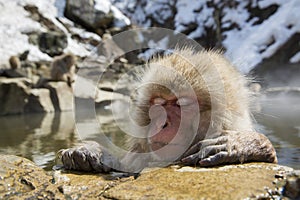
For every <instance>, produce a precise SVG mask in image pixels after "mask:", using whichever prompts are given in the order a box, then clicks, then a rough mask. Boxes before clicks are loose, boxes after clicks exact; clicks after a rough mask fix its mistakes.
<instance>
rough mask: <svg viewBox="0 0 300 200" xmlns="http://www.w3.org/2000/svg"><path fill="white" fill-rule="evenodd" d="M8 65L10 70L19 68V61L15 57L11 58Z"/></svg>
mask: <svg viewBox="0 0 300 200" xmlns="http://www.w3.org/2000/svg"><path fill="white" fill-rule="evenodd" d="M9 64H10V68H11V69H12V70H15V69H19V68H21V61H20V59H19V58H18V57H17V56H11V57H10V58H9Z"/></svg>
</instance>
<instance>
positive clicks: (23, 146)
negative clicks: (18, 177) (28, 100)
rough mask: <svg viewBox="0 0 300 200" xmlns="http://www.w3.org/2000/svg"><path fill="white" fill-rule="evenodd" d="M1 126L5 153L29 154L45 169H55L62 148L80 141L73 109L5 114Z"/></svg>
mask: <svg viewBox="0 0 300 200" xmlns="http://www.w3.org/2000/svg"><path fill="white" fill-rule="evenodd" d="M0 127H1V134H0V152H1V153H5V154H14V155H19V156H22V157H26V158H28V159H30V160H33V161H34V162H35V163H37V164H38V165H39V166H41V167H44V168H45V169H51V165H53V164H54V159H55V155H56V152H57V150H58V149H61V148H67V147H70V146H72V145H73V144H74V143H75V142H76V141H77V135H76V134H74V128H75V125H74V117H73V113H72V112H65V113H60V114H54V113H50V114H44V115H43V114H30V115H21V116H7V117H1V118H0Z"/></svg>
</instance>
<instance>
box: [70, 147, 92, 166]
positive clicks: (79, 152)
mask: <svg viewBox="0 0 300 200" xmlns="http://www.w3.org/2000/svg"><path fill="white" fill-rule="evenodd" d="M72 160H73V163H74V168H75V170H82V171H93V168H92V166H91V165H90V163H89V160H88V158H87V156H86V152H85V149H76V150H75V151H74V152H73V153H72Z"/></svg>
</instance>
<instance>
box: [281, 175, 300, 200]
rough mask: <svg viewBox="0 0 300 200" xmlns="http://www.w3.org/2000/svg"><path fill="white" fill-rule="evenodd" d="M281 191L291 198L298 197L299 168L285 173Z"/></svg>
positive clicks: (299, 190)
mask: <svg viewBox="0 0 300 200" xmlns="http://www.w3.org/2000/svg"><path fill="white" fill-rule="evenodd" d="M283 193H284V195H285V196H287V197H289V198H291V199H300V170H295V171H293V172H292V173H290V174H288V175H287V178H286V184H285V186H284V192H283Z"/></svg>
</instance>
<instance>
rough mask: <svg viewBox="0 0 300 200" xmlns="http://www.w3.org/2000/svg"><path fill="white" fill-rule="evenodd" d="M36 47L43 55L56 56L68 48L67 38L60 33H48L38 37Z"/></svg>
mask: <svg viewBox="0 0 300 200" xmlns="http://www.w3.org/2000/svg"><path fill="white" fill-rule="evenodd" d="M38 45H39V48H40V50H41V51H42V52H43V53H47V54H48V55H50V56H57V55H60V54H62V53H63V51H64V49H65V48H66V47H67V46H68V38H67V36H66V34H64V33H62V32H56V31H49V32H45V33H41V34H40V35H39V38H38Z"/></svg>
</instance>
